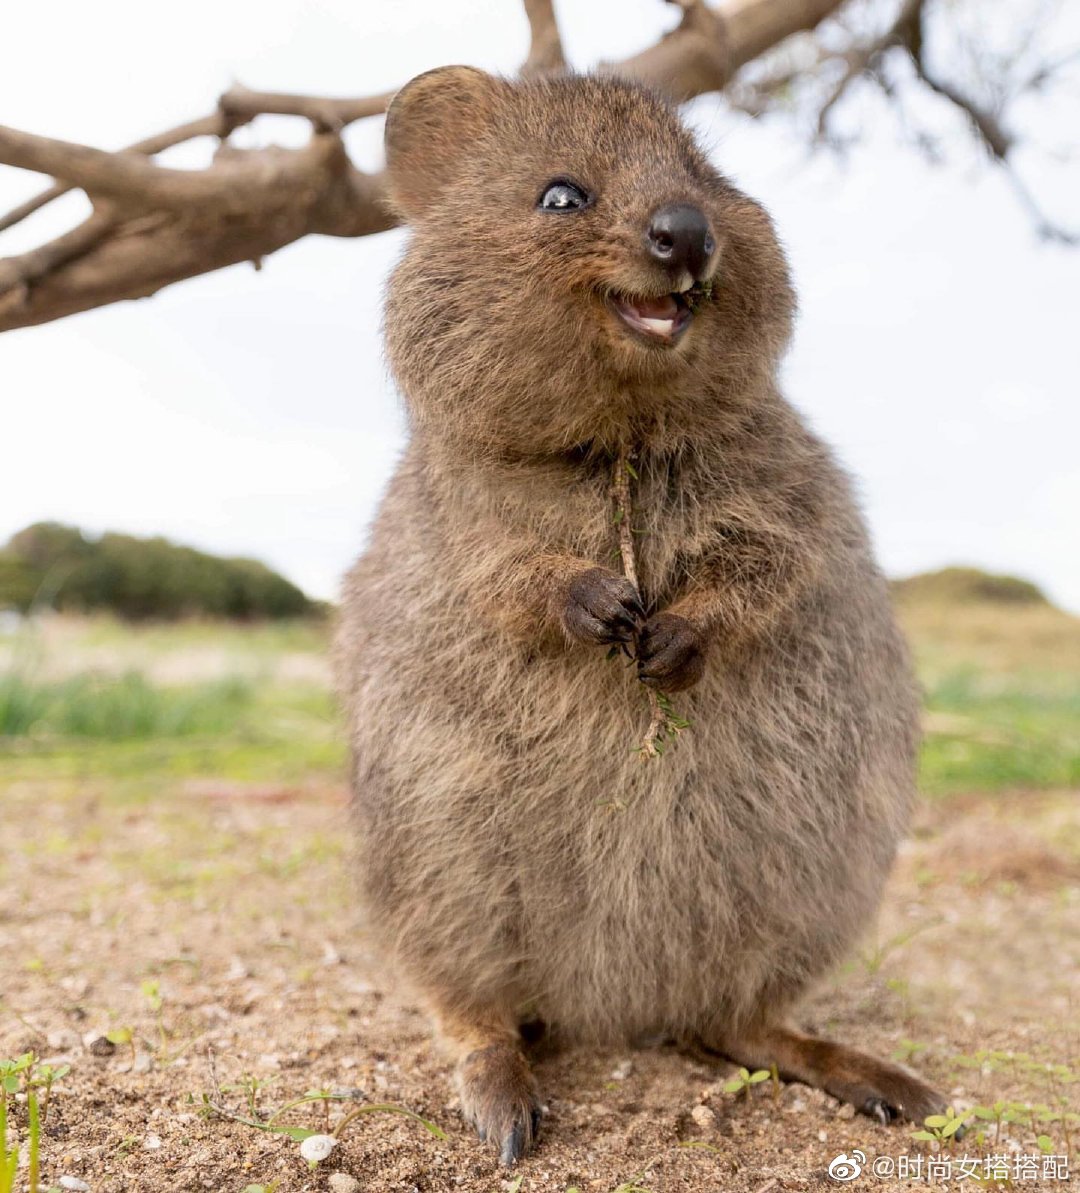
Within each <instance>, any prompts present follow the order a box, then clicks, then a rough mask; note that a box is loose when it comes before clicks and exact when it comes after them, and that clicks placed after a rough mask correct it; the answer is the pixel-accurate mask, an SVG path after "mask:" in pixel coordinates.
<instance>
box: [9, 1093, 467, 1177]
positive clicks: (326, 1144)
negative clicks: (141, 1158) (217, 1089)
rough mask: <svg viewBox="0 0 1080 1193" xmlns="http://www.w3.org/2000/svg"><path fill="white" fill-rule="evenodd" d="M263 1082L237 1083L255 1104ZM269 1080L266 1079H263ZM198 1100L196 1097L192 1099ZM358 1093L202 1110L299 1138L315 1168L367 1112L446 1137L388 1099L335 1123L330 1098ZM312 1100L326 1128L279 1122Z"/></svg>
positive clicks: (210, 1105)
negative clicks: (248, 1109)
mask: <svg viewBox="0 0 1080 1193" xmlns="http://www.w3.org/2000/svg"><path fill="white" fill-rule="evenodd" d="M259 1084H260V1083H258V1082H256V1080H255V1079H254V1078H248V1079H246V1080H245V1082H244V1083H243V1084H242V1085H241V1086H239V1087H237V1086H234V1087H232V1088H234V1089H235V1088H243V1089H246V1090H247V1091H248V1097H249V1105H251V1106H252V1107H254V1105H255V1093H256V1091H257V1087H258V1085H259ZM261 1084H265V1083H261ZM189 1100H191V1101H194V1099H193V1098H191V1099H189ZM354 1100H355V1099H354V1095H353V1094H351V1093H341V1094H339V1093H334V1092H333V1091H331V1090H323V1089H311V1090H308V1091H307V1093H305V1094H303V1095H302V1096H301V1097H299V1098H294V1099H292V1101H289V1102H286V1103H284V1104H283V1105H282V1106H279V1107H278V1109H277V1110H275V1111H274V1112H273V1113H272V1114H271V1115H270V1117H269V1118H267V1119H265V1120H263V1119H259V1118H258V1116H257V1115H256V1114H254V1113H253V1114H252V1117H251V1118H246V1117H245V1116H244V1115H240V1114H234V1113H233V1112H232V1111H231V1110H227V1109H226V1108H225V1107H223V1106H219V1105H217V1104H216V1103H215V1102H212V1101H211V1100H210V1098H209V1097H208V1096H207V1095H206V1094H205V1093H204V1094H203V1095H202V1100H201V1103H200V1105H199V1113H200V1114H202V1115H203V1116H204V1117H209V1116H211V1115H215V1114H216V1115H218V1116H219V1117H220V1118H226V1119H229V1120H230V1121H231V1122H234V1123H243V1124H244V1126H247V1127H254V1128H255V1130H257V1131H268V1132H271V1133H272V1134H276V1135H286V1136H288V1138H290V1139H292V1140H295V1141H296V1142H297V1143H299V1144H300V1154H301V1156H302V1157H303V1158H304V1159H305V1160H306V1161H307V1162H308V1164H309V1165H310V1166H311V1167H312V1168H315V1167H317V1166H318V1164H319V1163H320V1162H321V1161H322V1160H325V1159H326V1157H327V1156H329V1155H330V1153H331V1152H332V1151H333V1150H334V1147H335V1146H336V1145H337V1143H338V1142H339V1141H340V1139H341V1136H342V1134H343V1132H344V1131H345V1129H346V1128H347V1127H349V1126H350V1125H351V1124H352V1123H354V1122H355V1121H356V1120H357V1119H358V1118H359V1117H360V1116H361V1115H364V1114H399V1115H402V1116H403V1117H405V1118H409V1119H412V1120H413V1122H416V1123H419V1124H420V1126H422V1127H423V1128H424V1130H425V1131H427V1132H428V1133H429V1134H431V1135H434V1136H435V1138H436V1139H446V1132H445V1131H443V1130H442V1128H441V1127H439V1126H438V1125H437V1124H436V1123H433V1122H431V1121H430V1120H429V1119H426V1118H423V1117H422V1116H421V1115H419V1114H417V1113H416V1112H415V1111H413V1110H409V1109H407V1108H406V1107H404V1106H395V1105H393V1104H391V1103H388V1102H379V1103H375V1102H372V1103H365V1104H364V1105H362V1106H355V1107H353V1109H352V1110H349V1111H347V1112H346V1113H345V1114H343V1115H342V1117H341V1118H340V1119H339V1120H338V1121H337V1123H336V1124H335V1125H334V1126H333V1127H331V1126H330V1125H329V1124H330V1114H329V1103H330V1102H351V1101H354ZM310 1102H322V1103H323V1105H324V1111H325V1123H326V1130H323V1131H318V1130H316V1129H315V1128H314V1127H301V1126H289V1125H285V1124H281V1123H279V1122H278V1121H277V1120H278V1119H280V1118H281V1117H282V1115H284V1114H286V1113H287V1112H288V1111H290V1110H294V1109H295V1108H296V1107H297V1106H303V1105H305V1104H307V1103H310ZM0 1193H6V1191H5V1190H2V1189H0Z"/></svg>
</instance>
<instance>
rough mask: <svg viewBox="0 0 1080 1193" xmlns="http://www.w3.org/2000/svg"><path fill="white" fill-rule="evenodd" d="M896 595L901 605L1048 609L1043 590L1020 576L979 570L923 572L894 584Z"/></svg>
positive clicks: (961, 569) (957, 568) (950, 569)
mask: <svg viewBox="0 0 1080 1193" xmlns="http://www.w3.org/2000/svg"><path fill="white" fill-rule="evenodd" d="M892 590H893V595H894V596H895V597H897V598H898V599H899V600H902V601H919V602H922V601H926V602H929V603H932V604H942V605H963V604H970V603H973V602H986V603H987V604H992V605H1048V604H1049V603H1050V602H1049V601H1048V600H1047V599H1046V597H1045V595H1044V594H1043V592H1042V590H1041V589H1040V588H1039V587H1038V586H1037V585H1035V584H1032V583H1031V581H1030V580H1021V579H1020V578H1019V577H1018V576H998V575H995V574H994V573H992V572H984V571H981V570H980V569H979V568H964V567H948V568H942V569H941V571H939V572H923V573H921V574H920V575H918V576H910V577H909V578H908V579H906V580H895V581H893V585H892Z"/></svg>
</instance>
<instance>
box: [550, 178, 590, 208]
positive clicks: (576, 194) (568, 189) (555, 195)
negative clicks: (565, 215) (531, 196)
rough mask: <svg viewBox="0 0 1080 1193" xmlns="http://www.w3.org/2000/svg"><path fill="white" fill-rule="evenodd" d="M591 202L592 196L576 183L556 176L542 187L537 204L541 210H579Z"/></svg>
mask: <svg viewBox="0 0 1080 1193" xmlns="http://www.w3.org/2000/svg"><path fill="white" fill-rule="evenodd" d="M591 202H592V197H591V196H590V195H588V194H586V192H585V191H584V190H582V189H581V187H580V186H578V185H577V184H576V183H573V182H567V181H566V179H565V178H557V179H555V181H554V182H549V183H548V184H547V186H546V187H544V192H543V194H542V195H541V196H540V202H539V203H538V204H537V206H538V207H539V208H540V210H541V211H556V212H563V211H581V210H582V208H585V207H588V206H589V204H590V203H591Z"/></svg>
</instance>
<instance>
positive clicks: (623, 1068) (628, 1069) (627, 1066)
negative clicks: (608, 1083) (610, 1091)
mask: <svg viewBox="0 0 1080 1193" xmlns="http://www.w3.org/2000/svg"><path fill="white" fill-rule="evenodd" d="M633 1071H634V1062H633V1061H632V1060H621V1061H619V1063H618V1064H617V1065H616V1066H615V1068H614V1069H612V1070H611V1080H612V1081H625V1080H626V1079H627V1077H629V1076H630V1074H631V1073H632V1072H633Z"/></svg>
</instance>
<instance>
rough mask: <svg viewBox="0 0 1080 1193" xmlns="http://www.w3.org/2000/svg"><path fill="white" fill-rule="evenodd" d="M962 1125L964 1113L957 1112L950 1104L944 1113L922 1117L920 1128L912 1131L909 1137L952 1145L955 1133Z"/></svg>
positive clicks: (942, 1144)
mask: <svg viewBox="0 0 1080 1193" xmlns="http://www.w3.org/2000/svg"><path fill="white" fill-rule="evenodd" d="M963 1125H964V1115H963V1114H957V1113H956V1111H955V1110H953V1108H952V1107H951V1106H950V1107H949V1109H948V1110H946V1111H945V1113H944V1114H931V1115H928V1116H927V1117H926V1118H924V1119H923V1126H922V1129H921V1130H918V1131H913V1132H912V1134H911V1138H912V1139H919V1140H924V1141H926V1142H929V1143H938V1144H940V1145H941V1146H945V1145H948V1146H949V1147H952V1146H953V1143H954V1142H955V1138H956V1133H957V1131H959V1130H960V1128H961V1127H963Z"/></svg>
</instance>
